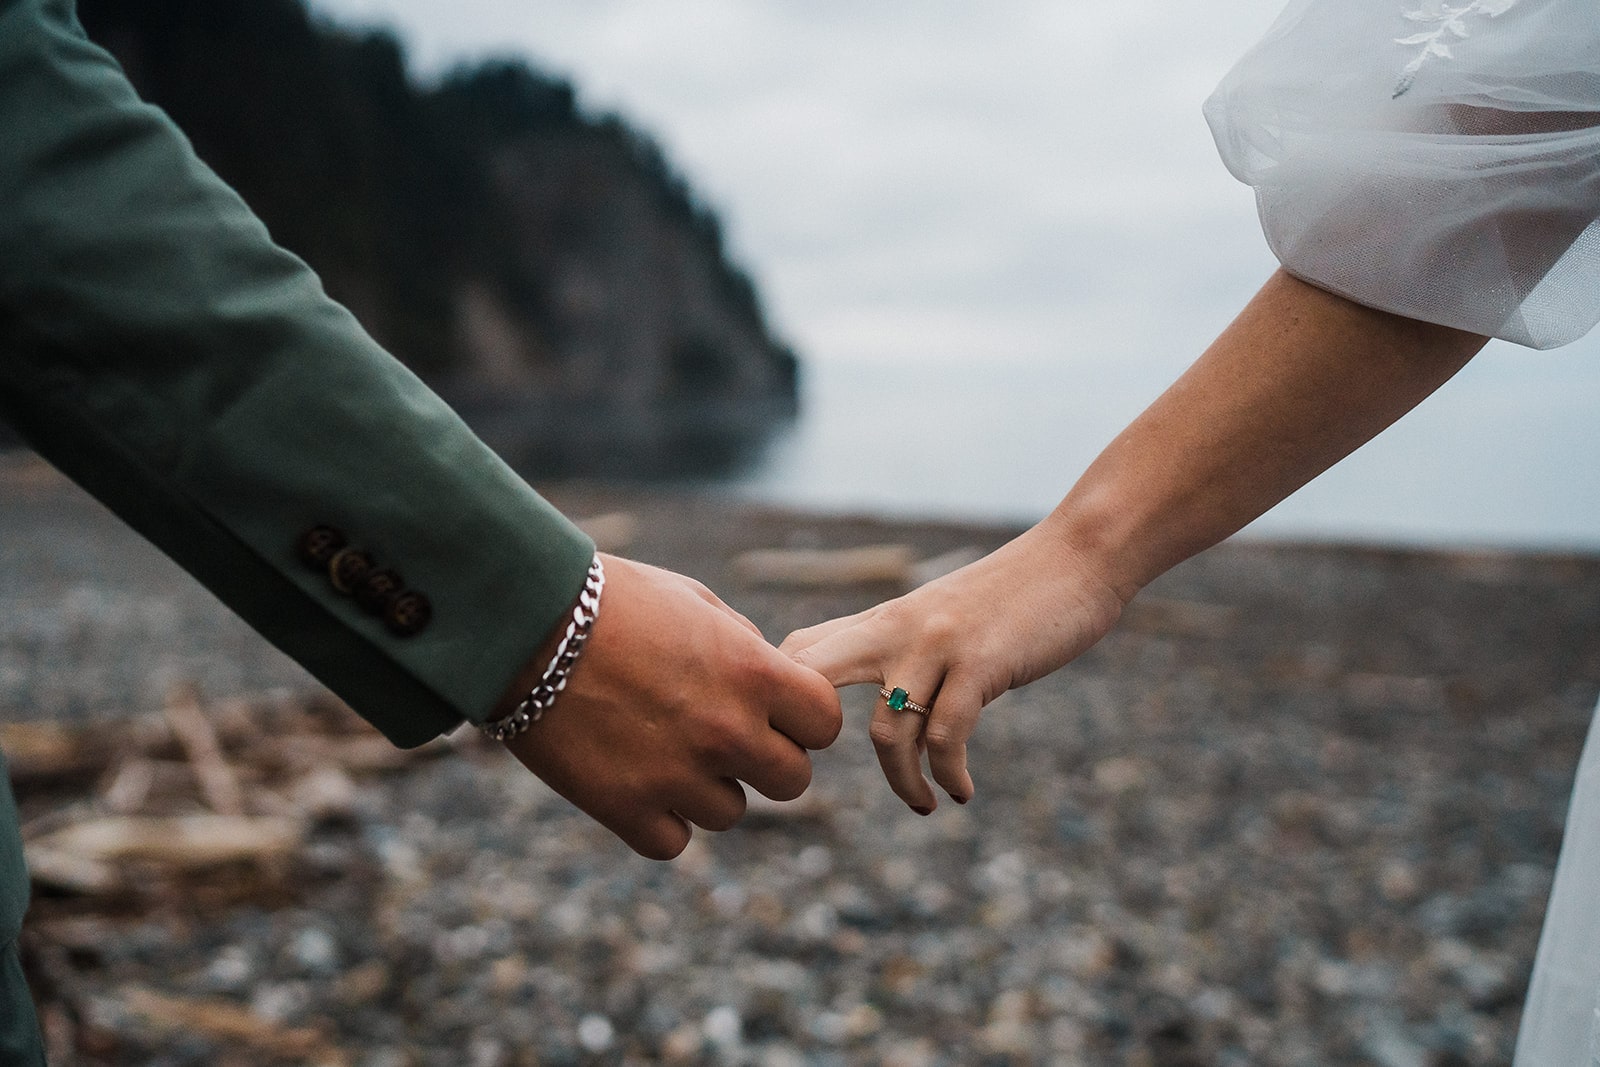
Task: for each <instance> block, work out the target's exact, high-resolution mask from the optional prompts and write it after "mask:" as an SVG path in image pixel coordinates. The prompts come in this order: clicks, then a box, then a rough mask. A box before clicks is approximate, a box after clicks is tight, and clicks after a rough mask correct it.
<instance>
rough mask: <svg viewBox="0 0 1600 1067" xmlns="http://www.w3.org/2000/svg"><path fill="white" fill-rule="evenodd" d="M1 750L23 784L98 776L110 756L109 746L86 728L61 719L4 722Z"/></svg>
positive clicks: (0, 728) (14, 778) (14, 780)
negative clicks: (51, 721)
mask: <svg viewBox="0 0 1600 1067" xmlns="http://www.w3.org/2000/svg"><path fill="white" fill-rule="evenodd" d="M0 751H4V752H5V754H6V762H7V763H8V764H10V767H11V780H12V783H13V784H14V785H15V786H17V787H18V788H19V789H20V788H25V787H27V786H30V785H34V784H36V783H42V782H51V781H56V780H60V779H67V778H75V777H79V776H84V775H88V776H91V777H92V776H94V775H96V774H98V773H100V771H101V770H102V769H103V768H104V767H105V765H106V762H107V760H108V759H109V758H110V754H109V749H108V748H107V746H106V745H104V744H101V743H99V741H98V738H96V737H95V736H94V735H92V734H90V733H89V732H87V731H84V730H72V729H69V728H67V727H66V726H62V725H60V724H58V723H48V722H6V723H0Z"/></svg>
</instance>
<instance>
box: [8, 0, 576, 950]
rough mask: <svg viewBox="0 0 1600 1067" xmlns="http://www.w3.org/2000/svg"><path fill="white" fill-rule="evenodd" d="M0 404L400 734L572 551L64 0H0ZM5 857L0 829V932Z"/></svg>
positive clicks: (531, 617)
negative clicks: (358, 580)
mask: <svg viewBox="0 0 1600 1067" xmlns="http://www.w3.org/2000/svg"><path fill="white" fill-rule="evenodd" d="M0 416H3V417H4V418H5V419H7V420H8V421H10V422H11V424H12V425H13V426H14V427H15V428H16V429H17V430H18V431H19V432H20V433H21V434H22V435H23V436H24V438H25V439H26V440H27V441H28V442H29V443H30V444H31V445H32V446H33V447H34V448H35V449H37V450H38V451H39V452H40V453H41V454H42V455H44V456H45V457H46V458H48V459H49V460H50V461H51V462H52V463H54V464H55V465H56V466H57V467H59V468H60V469H61V470H62V471H64V472H65V473H66V474H68V475H69V476H70V477H72V478H73V479H74V480H75V481H77V482H78V483H80V484H81V485H83V486H84V487H85V488H87V489H88V490H89V491H90V492H91V493H93V494H94V495H95V496H97V497H99V498H100V499H101V500H102V501H104V502H105V503H106V504H107V505H108V506H110V507H111V508H112V509H113V510H114V511H116V512H117V513H118V514H120V515H121V516H122V517H123V518H124V519H125V520H126V521H127V522H128V523H129V524H131V525H132V526H133V527H134V528H136V529H137V530H138V531H139V532H140V533H141V534H143V535H144V536H145V537H148V538H149V539H150V540H151V541H153V542H154V543H155V544H157V545H158V546H160V547H161V549H163V550H164V551H165V552H166V553H167V554H168V555H170V556H171V557H172V558H173V559H174V560H176V561H177V562H178V563H179V564H181V565H182V566H183V567H184V568H185V569H187V570H188V571H189V572H190V573H192V574H194V575H195V576H196V577H197V578H198V579H199V580H200V581H201V582H203V583H204V584H205V585H206V586H207V587H209V588H210V589H211V590H212V591H213V592H214V593H215V594H216V595H217V596H218V597H219V598H221V599H222V600H223V601H224V602H225V603H227V604H228V605H229V606H230V607H231V608H232V609H233V610H235V611H237V612H238V613H239V614H240V615H241V616H242V617H243V618H244V619H245V620H246V621H248V622H249V623H250V624H251V625H252V626H254V627H255V628H256V629H257V630H259V631H260V632H261V633H262V634H263V635H264V636H266V637H267V639H268V640H270V641H272V642H273V643H274V644H276V645H277V646H278V647H279V648H281V649H283V650H284V651H285V652H287V653H288V654H289V655H290V656H292V657H293V658H294V659H296V660H298V661H299V662H300V663H301V664H303V665H304V666H305V667H306V668H307V669H308V670H310V671H311V673H312V674H314V675H315V676H316V677H317V678H318V679H320V680H321V681H322V682H323V683H325V684H326V685H327V686H328V687H329V688H330V689H332V690H333V691H334V692H335V693H337V694H338V695H339V696H340V697H342V698H343V699H344V700H345V701H347V702H348V703H349V704H350V705H351V706H352V707H353V708H355V709H356V710H357V711H358V712H360V713H361V714H362V715H363V716H365V717H366V718H367V719H368V720H369V721H371V722H372V723H373V725H374V726H376V727H377V728H378V729H379V730H381V731H383V733H384V734H386V735H387V736H388V737H389V738H391V739H392V740H393V741H394V742H395V743H396V744H400V745H408V746H409V745H416V744H420V743H422V742H424V741H427V740H428V739H430V738H432V737H434V736H436V735H438V734H440V733H442V732H445V731H448V730H450V729H452V728H454V727H455V726H456V725H458V724H459V723H461V722H462V721H463V720H464V719H465V720H474V721H481V720H483V719H484V718H485V717H486V716H487V715H488V714H489V712H490V710H491V708H492V707H493V705H494V702H495V700H496V698H497V697H498V696H499V695H500V694H501V693H502V692H503V691H504V690H505V689H506V687H507V686H509V685H510V683H511V681H512V679H513V677H514V676H515V674H516V673H517V671H518V669H519V668H520V667H521V666H522V665H523V663H524V661H525V660H526V659H527V657H528V656H529V655H530V654H531V652H532V651H533V650H534V649H535V648H536V647H537V646H538V644H539V643H540V642H541V641H542V640H543V639H544V638H545V636H546V635H547V634H548V633H549V632H550V631H551V630H553V629H554V627H555V625H556V623H557V621H558V620H559V618H560V616H561V615H562V614H563V612H564V611H565V610H566V608H567V607H568V606H569V605H570V604H571V603H572V601H573V600H574V599H575V597H576V596H577V593H578V591H579V589H580V588H581V587H582V585H583V580H584V574H585V571H586V569H587V567H588V564H589V560H590V558H591V555H592V552H593V546H592V544H591V543H590V542H589V541H588V540H587V539H586V538H585V537H584V536H583V535H582V534H581V533H580V532H579V531H578V530H577V529H576V528H574V527H573V526H572V525H571V524H570V523H568V522H567V521H566V520H565V519H563V518H562V517H561V516H560V515H559V514H558V513H557V512H556V511H555V510H554V509H553V508H551V507H550V506H549V505H548V504H546V503H545V502H544V501H543V500H541V499H540V498H539V497H538V496H537V495H536V494H535V493H534V492H533V491H532V490H531V489H530V488H529V487H528V486H527V485H526V484H525V483H524V482H523V481H522V479H520V478H519V477H517V476H516V475H515V474H513V473H512V472H511V471H510V470H509V469H507V468H506V466H505V465H504V464H503V463H502V462H500V460H499V459H498V458H496V457H495V455H494V454H493V453H491V452H490V451H489V450H488V449H487V448H486V447H485V446H484V445H483V444H482V443H481V442H480V441H478V439H477V438H476V437H475V436H474V435H473V434H472V433H471V432H470V431H469V430H468V429H467V428H466V426H464V425H463V424H462V423H461V421H460V420H459V419H458V418H457V417H456V415H455V414H454V413H453V412H451V411H450V409H449V408H448V407H446V406H445V404H444V403H442V402H441V401H440V400H439V399H438V398H437V397H436V396H434V395H433V394H432V393H431V392H430V391H429V390H428V389H427V388H426V387H425V386H424V385H423V384H422V383H421V382H419V381H418V380H417V379H416V378H415V377H414V376H413V375H412V374H411V373H410V372H408V371H407V370H406V369H405V368H403V367H402V366H400V365H399V364H398V363H397V362H396V361H395V360H394V359H393V358H391V357H390V356H389V355H388V354H387V353H385V352H384V351H383V350H382V349H381V348H379V347H378V345H377V344H375V343H374V342H373V341H372V339H371V338H369V337H368V336H367V335H366V334H365V332H363V330H362V329H361V327H360V326H359V325H358V324H357V323H356V321H355V320H354V319H353V318H352V317H351V316H350V314H349V313H348V312H346V311H345V310H344V309H343V308H341V307H340V306H338V305H337V304H335V303H334V302H332V301H331V300H329V299H328V298H327V296H326V295H325V294H324V293H323V291H322V288H321V285H320V283H319V282H318V280H317V278H316V276H315V275H314V274H313V273H312V272H311V271H310V270H309V269H308V268H307V267H306V266H305V264H304V263H302V262H301V261H300V260H299V259H297V258H296V257H294V256H293V255H291V254H290V253H288V252H286V251H284V250H282V249H280V248H278V247H276V246H275V245H274V244H273V243H272V240H271V239H270V237H269V236H268V234H267V232H266V230H265V228H264V227H263V226H262V224H261V223H260V222H259V221H258V220H257V219H256V218H255V216H254V215H253V214H252V213H251V212H250V209H249V208H248V207H246V206H245V204H244V203H243V202H242V201H241V200H240V199H239V198H238V196H237V195H235V194H234V193H233V192H232V191H231V190H230V189H229V188H228V187H227V186H226V185H224V184H223V183H222V182H221V181H220V180H219V179H218V178H217V177H216V176H215V175H214V174H213V173H212V172H211V171H210V170H209V169H207V168H206V166H205V165H204V164H203V163H201V162H200V161H199V160H198V159H197V158H196V157H195V155H194V153H193V151H192V150H191V148H190V146H189V144H188V142H187V140H186V139H185V138H184V137H183V135H182V134H181V133H179V132H178V130H177V129H176V128H175V127H174V126H173V125H172V123H171V122H170V121H169V120H168V119H167V118H166V117H165V116H164V115H163V114H162V113H161V112H160V111H158V110H157V109H155V108H153V107H150V106H148V105H146V104H144V103H142V102H141V101H140V100H139V99H138V98H137V96H136V95H135V93H134V91H133V89H132V87H131V86H130V85H129V84H128V82H127V80H126V78H124V76H123V74H122V72H121V70H120V69H119V68H118V66H117V64H116V63H115V61H114V60H112V59H111V57H110V56H109V55H107V54H106V53H105V52H104V51H102V50H101V49H99V48H98V47H96V46H95V45H93V44H92V43H90V42H89V41H88V40H87V39H86V38H85V37H84V35H83V32H82V30H81V28H80V27H79V26H78V24H77V19H76V16H75V14H74V11H73V7H72V3H71V0H0ZM0 506H4V502H3V501H0ZM317 527H331V528H334V529H337V530H338V531H340V532H341V534H342V536H343V538H344V539H345V540H347V541H348V543H349V546H350V547H351V548H353V549H360V550H362V551H364V553H365V556H364V557H363V559H364V560H367V561H371V562H372V563H373V564H374V565H375V566H377V567H379V568H382V569H385V570H392V571H394V572H397V573H398V574H399V575H400V576H401V577H402V579H403V582H402V585H403V588H404V589H406V590H408V591H411V592H413V593H416V594H420V596H414V597H412V598H411V600H410V602H409V603H410V604H411V606H412V607H416V606H417V605H418V604H419V603H421V600H422V598H425V600H426V604H427V605H428V606H429V607H430V608H431V612H430V615H429V617H428V618H426V620H421V619H420V618H419V617H418V616H417V614H416V613H415V612H412V613H411V614H410V615H409V616H408V617H407V618H405V619H402V620H400V625H398V626H397V625H396V624H395V623H396V620H395V619H393V618H389V619H386V618H385V617H384V616H383V615H382V614H381V613H380V614H377V615H375V614H371V613H369V611H368V610H366V609H364V608H363V606H362V605H361V604H360V603H358V602H357V600H356V598H355V597H353V596H351V595H348V593H347V592H343V591H341V590H340V588H338V585H339V584H340V583H336V581H335V580H333V578H331V577H330V574H329V572H328V568H327V567H326V566H325V565H324V564H325V562H326V561H325V560H324V559H321V558H319V559H317V560H316V564H315V566H312V565H308V563H307V562H306V561H305V560H303V559H302V556H301V551H300V546H301V543H302V540H303V538H304V536H305V534H306V532H307V531H308V530H311V529H314V528H317ZM323 547H326V546H325V545H324V546H323ZM313 554H314V555H315V553H313ZM111 562H112V561H109V560H108V561H107V564H108V565H110V563H111ZM345 562H346V563H349V562H351V561H350V560H349V559H346V560H345ZM357 562H360V561H357ZM358 569H359V568H358ZM356 591H359V590H351V592H356ZM369 606H372V605H369ZM419 621H425V625H424V626H422V628H420V630H418V629H417V628H416V624H417V623H418V622H419ZM407 630H416V632H413V633H409V634H408V635H403V634H404V633H405V631H407ZM3 816H4V809H3V807H0V817H3ZM0 836H3V834H0ZM19 855H20V853H19V851H18V850H17V849H15V848H8V847H7V845H6V842H5V841H3V840H0V945H3V944H5V943H6V942H9V941H10V940H11V939H12V938H13V937H14V935H15V927H16V924H17V923H18V922H19V921H20V915H21V907H22V905H21V902H22V901H23V900H24V899H25V895H24V890H25V882H23V881H22V879H23V872H22V871H21V865H20V861H19V859H18V858H17V857H18V856H19Z"/></svg>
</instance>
